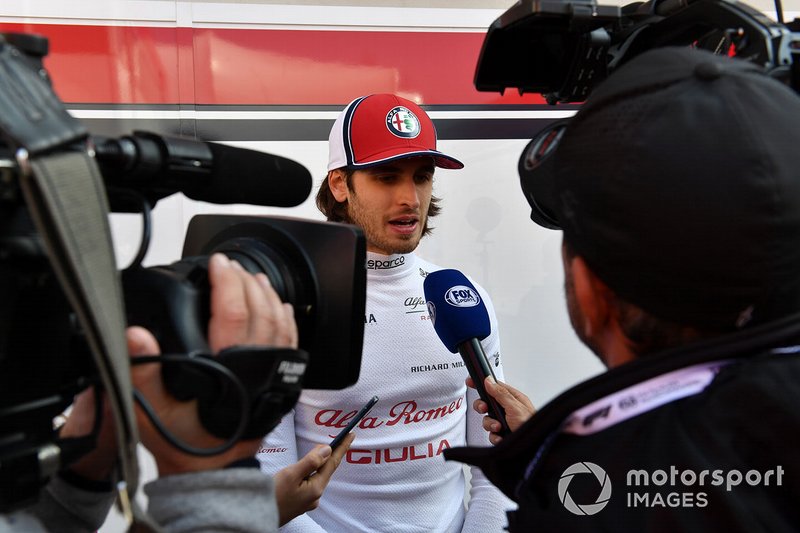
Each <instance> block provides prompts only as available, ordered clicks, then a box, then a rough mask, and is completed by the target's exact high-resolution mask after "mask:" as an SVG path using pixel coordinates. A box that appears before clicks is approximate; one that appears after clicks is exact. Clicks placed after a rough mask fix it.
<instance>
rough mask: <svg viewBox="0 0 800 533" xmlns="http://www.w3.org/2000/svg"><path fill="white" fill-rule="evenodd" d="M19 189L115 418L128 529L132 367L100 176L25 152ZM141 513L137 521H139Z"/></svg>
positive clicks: (68, 159)
mask: <svg viewBox="0 0 800 533" xmlns="http://www.w3.org/2000/svg"><path fill="white" fill-rule="evenodd" d="M17 160H18V162H19V164H20V167H21V170H22V176H21V179H20V186H21V189H22V191H23V194H24V196H25V201H26V204H27V206H28V209H29V211H30V213H31V217H32V219H33V220H34V223H35V224H36V228H37V231H38V232H39V233H40V234H41V236H42V239H43V241H44V243H45V247H46V249H47V254H48V257H49V259H50V264H51V266H52V268H53V270H54V272H55V273H56V276H57V277H58V279H59V281H60V283H61V286H62V287H63V289H64V292H65V294H66V296H67V299H68V300H69V302H70V304H71V305H72V307H73V310H74V311H75V313H76V315H77V317H78V320H79V322H80V325H81V327H82V328H83V330H84V333H85V335H86V339H87V341H88V343H89V346H90V347H91V349H92V353H93V355H94V359H95V364H96V366H97V369H98V372H99V374H100V377H101V379H102V381H103V384H104V386H105V390H106V391H107V393H108V400H109V403H110V405H111V408H112V412H113V414H114V417H113V419H114V423H115V425H116V427H115V429H116V435H117V442H118V443H119V450H120V451H119V459H120V469H121V481H120V482H119V483H118V485H117V491H118V494H119V503H120V506H121V508H122V512H123V514H124V515H125V516H126V518H127V519H128V521H129V522H132V521H133V520H134V509H133V508H132V500H133V496H134V494H135V491H136V488H137V485H138V463H137V459H136V445H137V443H138V433H137V429H136V425H135V417H134V414H133V402H132V398H133V395H132V390H131V381H130V365H129V359H128V350H127V346H126V341H125V336H124V331H125V313H124V309H123V306H122V289H121V285H120V281H119V275H118V272H117V268H116V261H115V258H114V250H113V246H112V241H111V230H110V227H109V223H108V207H107V199H106V196H105V190H104V188H103V182H102V178H101V176H100V173H99V170H98V168H97V166H96V164H95V162H94V160H93V159H92V158H91V156H90V155H89V154H88V153H86V152H83V151H65V152H56V153H53V154H50V155H44V156H40V157H34V158H28V157H27V151H26V150H24V149H20V150H19V151H18V152H17ZM140 513H141V512H140V511H138V510H137V511H136V513H135V514H137V515H138V514H140Z"/></svg>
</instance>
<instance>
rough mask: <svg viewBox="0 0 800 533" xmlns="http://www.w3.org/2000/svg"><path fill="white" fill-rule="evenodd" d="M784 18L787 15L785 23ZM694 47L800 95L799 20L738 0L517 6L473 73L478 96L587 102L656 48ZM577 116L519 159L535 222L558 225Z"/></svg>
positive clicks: (580, 0)
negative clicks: (556, 163)
mask: <svg viewBox="0 0 800 533" xmlns="http://www.w3.org/2000/svg"><path fill="white" fill-rule="evenodd" d="M780 19H782V14H781V13H779V20H780ZM663 46H686V47H694V48H699V49H704V50H708V51H711V52H713V53H715V54H724V55H728V56H733V57H736V58H740V59H742V60H744V61H750V62H752V63H754V64H756V65H759V66H761V67H762V68H763V69H764V72H765V74H766V75H768V76H770V77H773V78H776V79H777V80H779V81H781V82H782V83H784V84H786V85H787V86H789V87H791V88H792V89H793V90H794V91H795V92H797V93H800V19H795V20H794V21H793V22H791V23H789V24H783V23H782V22H777V21H774V20H771V19H770V18H769V17H767V16H766V15H764V14H763V13H761V12H760V11H758V10H756V9H754V8H752V7H750V6H748V5H746V4H743V3H741V2H737V1H732V0H649V1H647V2H635V3H631V4H627V5H624V6H622V7H616V6H604V5H598V4H597V3H596V2H595V0H519V1H518V2H517V3H516V4H514V6H512V7H511V8H510V9H508V10H507V11H506V12H505V13H503V15H501V16H500V17H499V18H498V19H497V20H495V21H494V22H493V23H492V25H491V26H490V27H489V30H488V32H487V34H486V37H485V39H484V42H483V46H482V49H481V53H480V57H479V59H478V64H477V68H476V71H475V80H474V81H475V87H476V88H477V89H478V90H479V91H490V92H501V93H502V92H504V91H505V90H506V89H508V88H516V89H517V90H518V91H519V92H520V93H524V92H535V93H540V94H542V95H543V96H544V97H545V99H546V101H547V102H548V103H549V104H551V105H556V104H560V103H576V102H582V101H584V100H585V99H586V98H587V97H588V96H589V94H590V93H591V92H592V90H593V89H594V88H595V87H596V86H597V85H598V84H600V83H602V82H603V80H605V79H606V77H607V76H608V75H609V74H611V73H612V72H614V70H616V69H617V68H619V67H620V66H621V65H623V64H625V63H626V62H627V61H629V60H630V59H632V58H634V57H636V56H637V55H639V54H641V53H642V52H645V51H647V50H650V49H654V48H658V47H663ZM569 122H570V119H568V118H567V119H561V120H558V121H554V122H552V123H549V124H546V125H545V126H544V127H543V128H542V129H541V130H540V131H538V132H535V136H534V137H533V138H532V139H531V141H530V142H529V143H528V144H527V145H526V147H525V149H524V150H523V152H522V154H521V156H520V158H519V163H518V173H519V178H520V185H521V187H522V191H523V193H524V195H525V198H526V199H527V201H528V204H529V205H530V207H531V215H530V216H531V220H533V221H534V222H535V223H536V224H538V225H540V226H542V227H544V228H549V229H560V225H559V221H558V218H557V216H556V214H555V209H554V206H555V202H556V200H555V189H556V183H555V171H554V167H553V157H552V154H553V153H554V152H555V151H556V148H557V146H558V144H559V141H560V139H561V137H562V135H563V133H564V131H565V130H566V128H567V127H568V125H569Z"/></svg>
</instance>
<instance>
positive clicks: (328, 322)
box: [0, 34, 366, 512]
mask: <svg viewBox="0 0 800 533" xmlns="http://www.w3.org/2000/svg"><path fill="white" fill-rule="evenodd" d="M47 47H48V44H47V40H46V39H45V38H43V37H40V36H35V35H26V34H0V512H7V511H10V510H13V509H16V508H20V507H24V506H25V505H27V504H29V503H31V502H32V501H34V500H35V498H36V497H37V495H38V491H39V489H40V487H41V486H42V485H44V483H45V482H46V481H47V479H48V478H49V476H51V475H52V474H54V473H55V472H56V471H58V470H60V469H62V468H64V467H65V466H67V465H68V464H70V463H71V462H73V461H74V460H76V459H77V458H79V457H80V456H81V455H83V454H85V453H86V452H88V451H89V450H91V449H92V447H93V446H94V439H95V437H96V431H97V430H98V429H99V418H100V417H99V411H98V416H97V417H96V418H97V420H96V422H95V434H93V435H91V436H89V437H87V438H86V439H83V440H81V439H77V440H74V439H73V440H69V441H68V440H65V439H59V437H58V434H57V430H56V429H54V423H53V420H54V418H55V417H56V416H57V415H59V414H61V413H63V412H64V410H65V409H66V408H67V407H68V406H69V405H70V404H71V403H72V401H73V397H74V395H75V394H77V393H78V392H80V391H82V390H84V389H86V388H87V387H89V386H92V385H97V386H100V387H101V388H103V389H104V390H105V391H106V393H107V396H108V400H109V403H110V405H111V408H112V412H113V413H114V418H115V420H114V423H115V428H116V432H117V440H118V443H120V461H121V465H120V470H121V477H122V479H123V480H124V481H126V482H127V485H128V487H129V488H130V489H131V490H135V488H136V484H137V477H138V472H137V467H136V451H135V448H136V443H137V442H138V438H137V437H136V427H135V419H134V417H133V411H132V401H133V400H132V394H131V385H130V375H129V364H130V363H129V359H128V356H127V353H126V352H127V350H126V349H125V341H124V327H125V325H141V326H144V327H146V328H148V329H150V330H151V331H152V332H153V333H154V335H155V336H156V338H157V339H158V341H159V344H160V346H161V349H162V353H163V354H164V355H162V356H160V358H149V359H148V358H142V360H143V361H144V362H152V360H157V361H158V362H159V363H161V364H162V378H163V380H164V384H165V386H166V388H167V390H168V391H169V392H170V393H171V394H173V395H174V396H175V397H177V398H178V399H181V400H189V399H197V400H198V411H199V415H200V419H201V422H202V423H203V425H204V426H205V427H206V429H208V430H209V431H210V432H211V433H212V434H215V435H216V436H218V437H220V438H222V439H227V442H226V444H225V445H223V446H221V447H218V448H215V449H213V450H197V449H193V448H191V447H189V446H187V445H185V444H183V443H180V442H178V441H177V440H175V439H172V441H173V444H175V445H176V446H179V447H181V448H182V449H183V450H184V451H187V452H189V453H196V454H199V455H209V454H213V453H220V452H221V451H224V449H227V448H228V447H230V446H231V445H233V444H234V443H235V442H236V441H238V440H239V439H240V438H255V437H258V436H261V435H264V434H266V433H268V432H269V431H270V430H271V429H272V428H273V427H274V426H275V425H276V424H277V422H278V421H279V420H280V418H281V417H282V416H283V414H285V413H286V412H287V411H288V410H289V409H291V407H292V406H293V405H294V403H295V402H296V400H297V397H298V396H299V393H300V390H301V387H306V388H321V389H341V388H344V387H347V386H350V385H352V384H354V383H355V382H356V381H357V379H358V375H359V371H360V362H361V349H362V341H363V330H364V323H363V315H364V307H365V300H366V270H365V267H364V260H365V255H366V244H365V240H364V236H363V234H362V232H361V230H360V229H358V228H357V227H355V226H350V225H346V224H335V223H328V222H316V221H310V220H301V219H295V218H289V217H266V216H230V215H221V216H214V215H204V216H198V217H195V218H194V219H193V220H192V221H191V223H190V225H189V229H188V232H187V235H186V240H185V244H184V248H183V259H181V260H180V261H177V262H175V263H173V264H170V265H163V266H156V267H148V268H145V267H143V266H142V264H141V262H142V259H143V258H144V255H145V253H146V250H147V246H148V243H149V239H150V233H151V222H150V210H151V208H152V207H153V206H154V205H155V203H156V202H157V201H158V200H159V199H161V198H164V197H165V196H168V195H170V194H173V193H175V192H182V193H184V194H185V195H186V196H188V197H190V198H194V199H198V200H205V201H209V202H213V203H219V204H222V203H250V204H252V203H258V204H261V205H272V206H293V205H298V204H299V203H301V202H302V201H304V200H305V199H306V197H307V196H308V194H309V192H310V188H311V176H310V174H309V172H308V170H307V169H305V167H303V166H302V165H300V164H299V163H296V162H295V161H292V160H289V159H286V158H282V157H278V156H274V155H270V154H264V153H261V152H256V151H251V150H244V149H239V148H233V147H230V146H225V145H221V144H216V143H204V142H199V141H194V140H189V139H182V138H177V137H164V136H160V135H155V134H152V133H146V132H134V133H133V134H132V135H130V136H127V137H122V138H119V139H111V138H105V137H97V136H95V137H93V136H91V135H89V133H88V132H87V131H86V129H85V127H84V126H83V125H82V124H81V123H80V122H79V121H77V120H75V119H74V118H73V117H71V116H70V114H69V113H68V112H67V110H66V108H65V107H64V105H63V103H62V102H61V101H60V100H59V99H58V97H57V96H56V94H55V93H54V92H53V90H52V86H51V83H50V80H49V78H48V75H47V72H46V70H45V69H44V68H43V63H42V59H43V58H44V57H45V56H46V55H47V52H48V50H47ZM111 212H127V213H130V212H140V213H142V216H143V220H144V222H143V230H142V244H141V246H140V249H139V252H138V254H137V256H136V258H135V259H134V260H133V262H132V263H131V265H129V266H128V267H127V268H125V269H124V271H122V272H121V273H120V272H119V271H118V270H117V267H116V262H115V259H114V253H113V247H112V245H111V235H110V227H109V223H108V215H109V214H110V213H111ZM215 252H221V253H224V254H226V255H227V256H229V257H231V258H233V259H236V260H237V261H238V262H239V263H240V264H241V265H242V266H244V267H245V269H247V270H249V271H250V272H252V273H257V272H263V273H264V274H266V275H267V277H268V278H269V279H270V282H271V283H272V286H273V287H274V288H275V289H276V291H277V292H278V294H279V295H280V297H281V298H282V300H283V301H285V302H289V303H291V304H292V305H293V307H294V309H295V318H296V321H297V325H298V331H299V345H300V349H299V350H288V349H262V348H257V347H256V348H254V347H243V348H236V347H235V348H233V349H229V350H224V351H223V352H221V353H220V354H219V355H218V356H212V355H211V353H210V349H209V347H208V344H207V342H206V333H207V331H206V329H207V324H208V320H209V291H210V288H209V283H208V258H209V256H210V255H211V254H213V253H215ZM123 293H124V304H123V297H122V296H123ZM123 306H124V307H123ZM137 359H138V358H137ZM137 362H138V361H137ZM96 390H97V389H96ZM139 400H141V398H137V401H139ZM97 404H98V405H99V404H100V402H97ZM154 423H156V425H158V424H157V421H156V420H154ZM167 438H168V439H170V436H168V435H167Z"/></svg>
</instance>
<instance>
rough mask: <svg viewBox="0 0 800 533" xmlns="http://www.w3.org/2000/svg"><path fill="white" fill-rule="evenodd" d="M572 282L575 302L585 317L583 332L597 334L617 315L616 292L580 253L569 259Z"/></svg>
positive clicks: (591, 334)
mask: <svg viewBox="0 0 800 533" xmlns="http://www.w3.org/2000/svg"><path fill="white" fill-rule="evenodd" d="M569 261H570V262H571V271H572V282H573V284H574V288H575V303H576V304H577V305H578V306H579V308H580V312H581V314H582V316H583V318H584V328H585V329H586V331H584V332H583V333H584V334H585V335H587V337H592V336H594V335H597V334H598V333H599V332H601V331H603V330H604V329H606V328H607V327H608V324H609V321H610V320H614V319H615V318H616V317H615V315H614V313H613V310H612V306H611V303H612V302H613V298H614V293H613V292H612V291H611V289H609V288H608V286H607V285H606V284H605V283H603V281H602V280H600V278H598V277H597V275H595V273H594V272H592V270H591V269H590V268H589V266H588V265H587V264H586V261H584V260H583V258H582V257H581V256H579V255H575V256H573V257H572V258H570V259H569Z"/></svg>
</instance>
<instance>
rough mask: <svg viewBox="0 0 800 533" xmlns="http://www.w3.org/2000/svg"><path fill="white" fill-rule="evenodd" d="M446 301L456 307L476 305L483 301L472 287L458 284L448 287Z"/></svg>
mask: <svg viewBox="0 0 800 533" xmlns="http://www.w3.org/2000/svg"><path fill="white" fill-rule="evenodd" d="M444 301H445V302H447V303H449V304H450V305H452V306H454V307H475V306H476V305H478V304H479V303H481V297H480V296H479V295H478V292H477V291H476V290H475V289H473V288H472V287H466V286H464V285H456V286H455V287H450V288H449V289H447V292H446V293H445V294H444Z"/></svg>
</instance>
